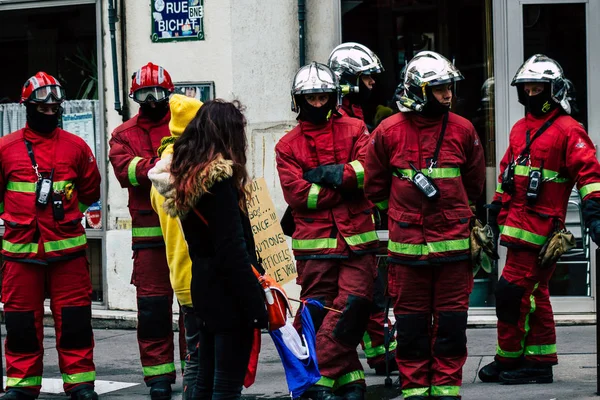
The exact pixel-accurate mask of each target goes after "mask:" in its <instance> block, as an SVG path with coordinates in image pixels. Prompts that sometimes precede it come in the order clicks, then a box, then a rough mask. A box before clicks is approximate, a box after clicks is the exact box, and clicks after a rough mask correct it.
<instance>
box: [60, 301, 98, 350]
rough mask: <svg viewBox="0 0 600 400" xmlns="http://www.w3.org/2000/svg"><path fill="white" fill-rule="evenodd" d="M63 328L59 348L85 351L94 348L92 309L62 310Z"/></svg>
mask: <svg viewBox="0 0 600 400" xmlns="http://www.w3.org/2000/svg"><path fill="white" fill-rule="evenodd" d="M61 315H62V328H61V331H62V332H61V336H60V342H59V344H58V345H59V347H61V348H63V349H85V348H88V347H92V345H93V340H94V335H93V333H92V307H91V306H73V307H63V308H62V309H61Z"/></svg>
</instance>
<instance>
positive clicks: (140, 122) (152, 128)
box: [108, 113, 171, 249]
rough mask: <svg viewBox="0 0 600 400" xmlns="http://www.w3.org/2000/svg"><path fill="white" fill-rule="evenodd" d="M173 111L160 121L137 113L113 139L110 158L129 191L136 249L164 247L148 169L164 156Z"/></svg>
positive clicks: (116, 130) (120, 181)
mask: <svg viewBox="0 0 600 400" xmlns="http://www.w3.org/2000/svg"><path fill="white" fill-rule="evenodd" d="M170 118H171V114H170V113H167V115H166V116H165V117H164V118H163V119H161V120H160V121H158V122H156V123H155V122H152V121H150V120H148V119H146V118H143V117H140V115H139V114H138V115H136V116H135V117H133V118H132V119H130V120H129V121H127V122H125V123H124V124H122V125H120V126H119V127H117V128H116V129H115V130H114V132H113V133H112V137H111V139H110V141H109V145H110V152H109V153H108V157H109V158H110V163H111V164H112V166H113V169H114V171H115V175H116V176H117V180H118V181H119V183H120V184H121V187H123V188H127V190H128V191H129V214H131V219H132V228H133V229H132V232H131V234H132V238H133V245H132V248H133V249H139V248H148V247H159V246H164V241H163V236H162V230H161V229H160V221H159V219H158V215H157V214H156V212H154V209H153V208H152V204H151V203H150V188H151V187H152V184H151V182H150V180H149V179H148V171H149V170H150V169H151V168H152V167H153V166H154V164H155V162H156V161H158V160H159V159H160V158H159V157H158V154H157V152H156V151H157V149H158V147H159V146H160V141H161V139H162V138H164V137H165V136H170V135H171V133H170V131H169V120H170Z"/></svg>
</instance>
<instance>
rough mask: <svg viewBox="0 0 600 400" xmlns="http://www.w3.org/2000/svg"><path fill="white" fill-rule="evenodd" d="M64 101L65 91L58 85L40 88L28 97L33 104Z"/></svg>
mask: <svg viewBox="0 0 600 400" xmlns="http://www.w3.org/2000/svg"><path fill="white" fill-rule="evenodd" d="M64 99H65V91H64V90H63V89H62V87H60V86H58V85H49V86H42V87H41V88H38V89H35V90H34V91H33V92H32V93H31V96H29V100H30V101H33V102H35V103H60V102H62V101H63V100H64Z"/></svg>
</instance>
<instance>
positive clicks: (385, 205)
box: [375, 200, 390, 211]
mask: <svg viewBox="0 0 600 400" xmlns="http://www.w3.org/2000/svg"><path fill="white" fill-rule="evenodd" d="M375 206H376V207H377V208H379V209H380V210H382V211H385V210H387V209H388V208H389V207H390V202H389V200H383V201H380V202H379V203H375Z"/></svg>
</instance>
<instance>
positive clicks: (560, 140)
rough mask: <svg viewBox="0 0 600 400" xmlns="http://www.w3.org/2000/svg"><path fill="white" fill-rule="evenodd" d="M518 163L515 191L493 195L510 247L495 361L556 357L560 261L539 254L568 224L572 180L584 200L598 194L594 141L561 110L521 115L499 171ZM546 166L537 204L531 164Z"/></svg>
mask: <svg viewBox="0 0 600 400" xmlns="http://www.w3.org/2000/svg"><path fill="white" fill-rule="evenodd" d="M556 114H559V115H558V116H557V119H556V120H555V121H554V122H553V123H552V125H550V127H549V128H548V129H547V130H545V131H544V132H543V133H542V134H541V135H540V136H539V137H538V138H536V139H535V140H534V141H532V142H531V149H530V157H519V155H520V154H521V153H522V152H523V150H524V149H525V147H526V142H527V138H526V136H527V131H528V130H529V131H530V137H533V136H534V135H536V132H537V130H538V129H540V127H542V126H543V125H544V124H545V123H546V121H548V120H549V119H551V118H554V117H555V116H556ZM511 160H517V161H518V162H517V163H516V165H515V178H514V182H515V190H514V192H513V194H512V195H509V194H508V193H504V192H503V191H502V187H501V184H500V183H499V184H498V187H497V189H496V190H497V192H496V196H495V197H494V201H495V202H499V203H501V204H502V208H501V210H500V214H499V215H498V224H499V225H500V231H501V236H500V243H501V244H502V245H504V246H507V247H508V255H507V259H506V265H505V267H504V270H503V271H502V276H501V277H500V280H499V282H498V285H497V287H496V312H497V315H498V347H497V350H496V360H497V361H499V362H501V363H505V364H508V365H510V364H515V363H517V362H520V361H521V359H522V358H524V359H525V360H528V361H531V362H533V363H538V364H545V365H553V364H556V363H557V361H558V360H557V356H556V332H555V325H554V319H553V315H552V307H551V305H550V298H549V293H548V280H549V279H550V277H551V275H552V272H553V270H554V267H555V266H552V267H550V268H547V269H541V268H540V267H539V266H538V262H537V257H538V253H539V251H540V248H541V247H542V246H543V245H544V243H545V242H546V240H547V238H548V237H549V236H550V235H551V233H552V232H553V231H554V230H555V229H557V228H562V227H564V222H565V215H566V211H567V203H568V201H569V196H570V194H571V189H572V188H573V185H574V184H577V189H579V193H580V195H581V198H582V199H583V200H589V199H600V165H598V161H597V159H596V151H595V147H594V144H593V143H592V141H591V140H590V138H589V137H588V135H587V133H586V132H585V130H584V129H583V127H582V126H581V125H579V123H577V122H576V121H575V120H574V119H573V118H571V117H570V116H568V115H566V114H564V113H563V112H562V110H561V109H557V110H555V111H553V112H551V113H550V114H549V115H547V116H545V117H543V118H536V117H534V116H532V115H531V114H529V113H528V114H527V116H526V117H525V118H523V119H521V120H519V121H518V122H517V123H516V124H515V125H514V127H513V129H512V131H511V133H510V142H509V147H508V150H507V151H506V154H505V155H504V157H503V159H502V161H501V163H500V178H499V182H502V175H503V173H504V171H505V169H506V168H507V166H508V165H509V163H510V162H511ZM535 169H538V170H541V171H542V178H543V182H542V187H541V192H540V195H539V196H538V198H537V201H536V202H535V203H531V202H528V201H527V199H526V191H527V187H528V185H529V171H530V170H535Z"/></svg>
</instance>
